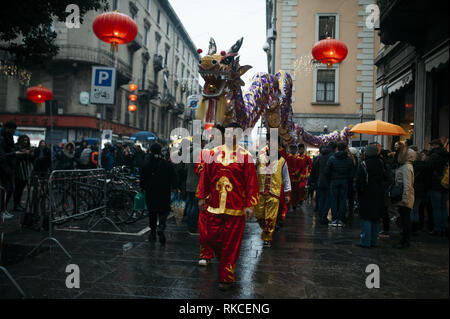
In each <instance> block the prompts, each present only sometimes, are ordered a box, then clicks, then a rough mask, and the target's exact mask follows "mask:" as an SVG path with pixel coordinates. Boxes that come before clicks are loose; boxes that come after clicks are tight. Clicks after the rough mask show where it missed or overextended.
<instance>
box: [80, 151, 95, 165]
mask: <svg viewBox="0 0 450 319" xmlns="http://www.w3.org/2000/svg"><path fill="white" fill-rule="evenodd" d="M91 153H92V150H91V149H90V148H85V149H84V150H83V151H82V152H81V155H80V162H81V164H82V165H85V166H86V165H88V164H89V162H90V161H91Z"/></svg>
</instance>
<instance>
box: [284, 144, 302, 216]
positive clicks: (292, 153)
mask: <svg viewBox="0 0 450 319" xmlns="http://www.w3.org/2000/svg"><path fill="white" fill-rule="evenodd" d="M297 150H298V149H297V145H295V144H292V145H290V146H289V153H287V159H286V162H287V165H288V169H289V177H290V179H291V188H292V191H291V209H292V210H293V211H295V209H296V208H297V205H298V203H299V201H300V187H299V186H300V173H301V172H300V160H299V158H298V156H297Z"/></svg>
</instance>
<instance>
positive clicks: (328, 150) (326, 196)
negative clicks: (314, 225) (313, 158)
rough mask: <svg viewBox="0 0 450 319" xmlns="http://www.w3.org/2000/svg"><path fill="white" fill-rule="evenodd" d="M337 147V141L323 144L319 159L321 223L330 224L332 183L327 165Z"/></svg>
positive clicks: (318, 192) (318, 181)
mask: <svg viewBox="0 0 450 319" xmlns="http://www.w3.org/2000/svg"><path fill="white" fill-rule="evenodd" d="M335 149H336V143H335V142H330V143H328V145H326V146H323V147H322V149H321V151H320V155H319V158H318V160H317V162H318V163H317V170H318V172H317V175H318V179H317V197H318V200H319V209H318V210H319V214H318V217H319V224H321V225H328V223H329V221H328V212H329V210H330V208H331V195H330V183H329V180H328V177H327V176H326V174H325V173H326V167H327V162H328V159H329V158H330V157H331V156H332V155H333V152H334V150H335Z"/></svg>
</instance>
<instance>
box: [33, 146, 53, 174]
mask: <svg viewBox="0 0 450 319" xmlns="http://www.w3.org/2000/svg"><path fill="white" fill-rule="evenodd" d="M51 165H52V163H51V152H50V149H49V148H48V146H47V143H46V142H45V141H44V140H41V141H40V142H39V147H38V148H36V149H34V171H35V172H36V173H42V174H46V173H48V172H49V171H50V169H51Z"/></svg>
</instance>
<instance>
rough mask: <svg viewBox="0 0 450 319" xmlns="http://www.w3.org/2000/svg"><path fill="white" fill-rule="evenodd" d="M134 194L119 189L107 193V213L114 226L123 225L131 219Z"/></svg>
mask: <svg viewBox="0 0 450 319" xmlns="http://www.w3.org/2000/svg"><path fill="white" fill-rule="evenodd" d="M133 206H134V194H131V193H129V192H125V191H123V190H120V189H114V190H111V191H110V192H109V193H108V203H107V208H108V212H109V213H110V214H111V217H112V218H114V219H115V222H116V224H123V223H125V222H127V221H128V220H129V219H131V218H132V217H133Z"/></svg>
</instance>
